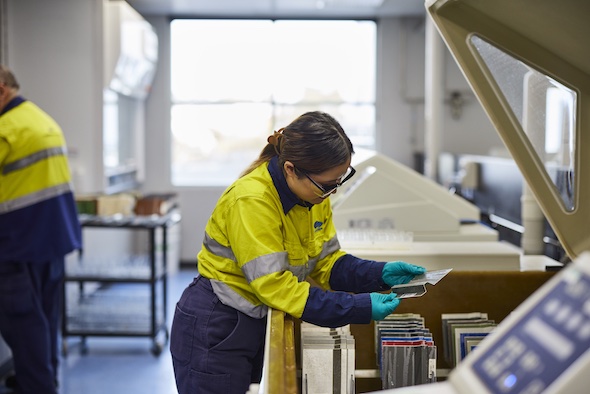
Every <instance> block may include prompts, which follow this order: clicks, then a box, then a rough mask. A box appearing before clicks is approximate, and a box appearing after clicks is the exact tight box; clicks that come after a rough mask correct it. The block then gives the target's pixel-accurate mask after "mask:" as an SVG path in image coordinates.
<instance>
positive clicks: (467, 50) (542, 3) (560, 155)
mask: <svg viewBox="0 0 590 394" xmlns="http://www.w3.org/2000/svg"><path fill="white" fill-rule="evenodd" d="M425 6H426V10H427V13H428V15H430V17H431V18H432V20H433V22H434V24H435V25H436V27H437V29H438V30H439V32H440V33H441V36H442V37H443V40H444V41H445V43H446V45H447V46H448V48H449V49H450V51H451V53H452V54H453V56H454V57H455V60H456V61H457V63H458V65H459V67H460V68H461V70H462V72H463V74H464V75H465V77H466V78H467V81H468V82H469V84H470V86H471V88H472V89H473V91H474V93H475V94H476V96H477V97H478V100H479V101H480V103H481V104H482V106H483V108H484V110H485V111H486V113H487V115H488V117H489V118H490V119H491V121H492V123H493V125H494V127H495V128H496V130H497V131H498V133H499V135H500V137H501V139H502V140H503V142H504V144H505V145H506V147H507V149H508V150H509V151H510V153H511V155H512V157H513V158H514V160H515V162H516V164H517V165H518V167H519V168H520V171H521V172H522V174H523V177H524V179H525V180H526V182H527V184H528V186H529V188H530V189H531V190H532V192H533V194H534V195H535V197H536V199H537V201H538V203H539V206H540V207H541V209H542V210H543V213H544V214H545V217H546V218H547V220H548V221H549V223H550V224H551V226H552V228H553V230H554V231H555V234H556V235H557V237H558V238H559V241H560V242H561V244H562V246H563V248H564V249H565V251H566V253H567V254H568V256H569V257H570V258H572V259H574V258H575V257H577V256H578V255H579V254H580V253H582V252H583V251H584V250H590V231H588V226H590V182H589V181H590V174H589V173H590V50H589V49H590V46H589V45H588V42H587V37H590V23H588V21H587V17H588V15H590V2H587V1H579V0H561V1H558V2H556V1H554V0H519V1H514V0H494V1H489V0H426V3H425Z"/></svg>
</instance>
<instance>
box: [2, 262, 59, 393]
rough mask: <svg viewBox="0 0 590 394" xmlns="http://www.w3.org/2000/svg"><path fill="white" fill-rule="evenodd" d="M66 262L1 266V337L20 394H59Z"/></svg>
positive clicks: (6, 264)
mask: <svg viewBox="0 0 590 394" xmlns="http://www.w3.org/2000/svg"><path fill="white" fill-rule="evenodd" d="M63 277H64V259H63V258H61V259H57V260H54V261H48V262H45V263H17V262H14V263H2V264H0V333H1V334H2V337H3V338H4V340H5V341H6V343H7V344H8V346H9V347H10V349H11V351H12V358H13V363H14V371H15V375H16V381H17V386H18V392H19V394H54V393H57V389H56V381H57V368H58V362H59V359H58V357H59V356H58V330H59V321H60V314H61V295H62V283H63Z"/></svg>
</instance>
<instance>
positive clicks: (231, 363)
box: [170, 112, 425, 394]
mask: <svg viewBox="0 0 590 394" xmlns="http://www.w3.org/2000/svg"><path fill="white" fill-rule="evenodd" d="M353 153H354V151H353V146H352V143H351V142H350V140H349V138H348V137H347V136H346V133H345V132H344V130H343V129H342V127H341V126H340V124H339V123H338V122H337V121H336V120H335V119H334V118H333V117H332V116H330V115H329V114H326V113H323V112H308V113H305V114H303V115H301V116H300V117H298V118H297V119H295V120H294V121H293V122H291V124H289V125H288V126H286V127H285V128H283V129H280V130H279V131H278V132H275V133H274V134H273V135H272V136H270V137H269V138H268V144H267V145H266V146H265V147H264V149H263V150H262V152H261V154H260V157H259V158H258V159H257V160H255V161H254V162H253V163H252V164H251V165H250V167H249V168H248V169H247V170H246V171H245V172H244V173H243V174H242V176H241V177H240V178H239V179H238V180H236V181H235V182H234V183H233V184H232V185H231V186H229V187H228V188H227V189H226V190H225V192H224V193H223V195H222V196H221V197H220V199H219V201H218V202H217V205H216V207H215V209H214V211H213V213H212V215H211V217H210V219H209V221H208V223H207V226H206V229H205V237H204V240H203V244H202V248H201V250H200V252H199V254H198V256H197V268H198V275H197V276H196V278H195V279H194V280H193V282H192V283H191V284H190V285H189V286H188V287H187V288H186V289H185V291H184V292H183V294H182V296H181V298H180V300H179V301H178V303H177V305H176V311H175V314H174V319H173V323H172V328H171V337H170V351H171V354H172V362H173V367H174V373H175V379H176V385H177V388H178V392H179V393H180V394H195V393H209V394H210V393H239V394H243V393H245V392H246V391H248V388H249V386H250V384H251V383H258V382H260V380H261V377H262V362H263V354H264V341H265V332H266V318H265V317H266V315H267V312H268V308H274V309H276V310H281V311H284V312H285V313H287V314H290V315H292V316H293V317H295V318H298V319H301V320H303V321H305V322H308V323H312V324H315V325H318V326H324V327H339V326H343V325H347V324H351V323H369V322H370V321H371V319H372V320H382V319H384V318H385V317H386V316H387V315H389V314H390V313H392V312H393V311H394V310H395V308H396V307H397V306H398V304H399V302H400V300H399V299H397V298H396V295H395V294H394V293H391V292H389V294H385V293H384V291H386V290H389V289H390V288H391V286H393V285H396V284H401V283H407V282H408V281H410V280H411V279H412V278H413V277H414V276H415V275H419V274H423V273H424V272H425V269H424V268H423V267H418V266H414V265H410V264H407V263H404V262H387V263H386V262H377V261H370V260H363V259H360V258H358V257H355V256H352V255H350V254H347V253H346V252H345V251H343V250H341V249H340V244H339V242H338V238H337V236H336V230H335V227H334V224H333V221H332V209H331V206H330V199H329V197H330V195H332V194H334V193H336V191H337V189H338V187H340V186H341V185H342V184H343V183H344V182H346V181H348V180H349V179H350V178H351V177H352V176H353V175H354V173H355V170H354V168H352V167H351V165H350V164H351V157H352V154H353ZM308 277H310V278H311V279H313V281H314V282H315V283H316V284H317V285H311V284H310V282H309V281H306V278H308Z"/></svg>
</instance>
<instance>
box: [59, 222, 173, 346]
mask: <svg viewBox="0 0 590 394" xmlns="http://www.w3.org/2000/svg"><path fill="white" fill-rule="evenodd" d="M80 222H81V225H82V229H83V230H84V229H85V228H90V227H94V228H105V229H106V228H108V229H115V230H116V229H132V230H143V231H147V233H148V252H147V256H146V255H141V254H140V255H127V256H121V257H120V258H119V257H117V258H95V257H93V256H86V255H84V253H83V251H80V255H79V259H77V260H76V261H73V262H72V261H69V262H68V263H67V264H66V275H65V280H64V285H63V305H62V306H63V319H62V337H63V340H62V354H63V355H64V356H65V355H67V352H68V341H67V338H68V337H71V336H78V337H80V338H81V344H80V345H81V351H82V354H85V353H87V351H88V348H87V343H86V338H87V337H89V336H102V337H115V336H117V337H141V336H145V337H149V338H151V339H152V341H153V346H152V349H151V351H152V353H153V354H154V355H155V356H159V355H160V354H161V352H162V350H163V348H164V346H165V345H166V344H167V342H168V339H169V331H168V328H167V325H166V321H167V320H166V317H167V316H166V305H167V299H166V294H167V258H168V256H167V254H168V253H167V243H168V239H167V237H168V234H167V233H168V230H169V228H170V227H172V226H174V225H176V224H177V223H178V222H180V214H179V213H178V212H177V211H175V210H171V211H170V212H169V213H168V214H166V215H163V216H157V215H152V216H133V217H121V218H113V217H100V216H94V215H81V216H80ZM160 234H161V239H157V237H158V236H159V235H160Z"/></svg>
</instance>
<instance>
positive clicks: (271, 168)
mask: <svg viewBox="0 0 590 394" xmlns="http://www.w3.org/2000/svg"><path fill="white" fill-rule="evenodd" d="M268 172H269V173H270V177H271V178H272V183H273V184H274V185H275V187H276V189H277V192H278V193H279V198H280V199H281V204H282V205H283V212H284V213H285V215H286V214H287V213H289V211H290V210H291V209H292V208H293V207H294V206H295V205H302V206H305V207H307V208H308V209H311V207H312V206H313V204H310V203H304V202H301V200H300V199H299V197H297V195H295V193H293V192H292V191H291V189H289V185H287V179H285V174H284V173H283V171H281V169H280V168H279V158H278V157H277V156H274V157H273V158H272V159H270V162H269V163H268Z"/></svg>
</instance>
